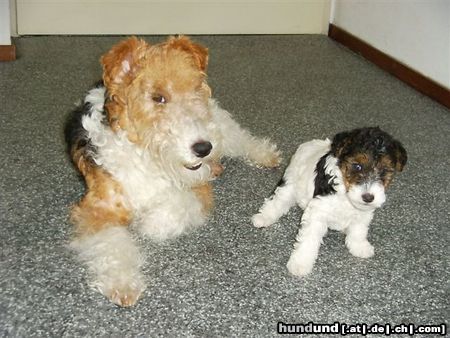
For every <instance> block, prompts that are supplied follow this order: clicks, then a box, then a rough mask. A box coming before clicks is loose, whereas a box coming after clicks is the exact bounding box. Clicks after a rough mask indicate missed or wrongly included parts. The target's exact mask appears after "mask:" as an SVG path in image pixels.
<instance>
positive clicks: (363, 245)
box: [345, 213, 375, 258]
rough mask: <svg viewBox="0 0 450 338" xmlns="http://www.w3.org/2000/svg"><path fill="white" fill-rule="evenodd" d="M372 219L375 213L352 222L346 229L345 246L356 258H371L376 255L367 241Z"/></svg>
mask: <svg viewBox="0 0 450 338" xmlns="http://www.w3.org/2000/svg"><path fill="white" fill-rule="evenodd" d="M372 218H373V213H370V214H368V215H367V216H366V217H363V218H359V219H356V220H354V221H352V223H351V224H350V225H349V226H348V228H347V229H346V234H347V235H346V237H345V244H346V246H347V248H348V250H349V251H350V253H351V254H352V255H353V256H355V257H360V258H369V257H372V256H373V255H374V253H375V250H374V248H373V246H372V244H370V243H369V241H368V240H367V233H368V231H369V224H370V222H371V220H372Z"/></svg>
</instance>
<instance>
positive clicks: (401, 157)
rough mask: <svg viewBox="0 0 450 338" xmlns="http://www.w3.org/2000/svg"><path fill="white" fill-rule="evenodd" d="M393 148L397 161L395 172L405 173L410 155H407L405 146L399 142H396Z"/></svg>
mask: <svg viewBox="0 0 450 338" xmlns="http://www.w3.org/2000/svg"><path fill="white" fill-rule="evenodd" d="M393 147H394V154H395V160H396V162H395V170H397V171H403V168H404V167H405V165H406V162H407V160H408V155H407V153H406V150H405V148H404V147H403V145H402V144H401V143H400V142H399V141H397V140H394V142H393Z"/></svg>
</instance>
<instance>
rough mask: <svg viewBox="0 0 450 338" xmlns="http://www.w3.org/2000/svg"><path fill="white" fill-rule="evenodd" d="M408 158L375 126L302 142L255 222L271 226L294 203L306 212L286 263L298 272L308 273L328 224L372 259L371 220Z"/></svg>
mask: <svg viewBox="0 0 450 338" xmlns="http://www.w3.org/2000/svg"><path fill="white" fill-rule="evenodd" d="M406 161H407V154H406V151H405V149H404V148H403V146H402V144H401V143H400V142H399V141H397V140H395V139H393V138H392V137H391V136H390V135H389V134H387V133H386V132H384V131H382V130H381V129H380V128H378V127H372V128H361V129H355V130H352V131H347V132H342V133H339V134H337V135H336V136H335V137H334V138H333V141H330V140H329V139H326V140H312V141H309V142H306V143H303V144H301V145H300V146H299V148H298V149H297V152H296V153H295V154H294V156H293V157H292V160H291V163H290V164H289V166H288V168H287V169H286V172H285V174H284V177H283V180H282V181H281V183H280V185H279V186H278V187H277V189H276V190H275V193H274V194H273V196H271V197H270V198H269V199H266V201H265V203H264V205H263V206H262V207H261V209H260V210H259V213H258V214H256V215H254V216H253V218H252V221H253V225H254V226H256V227H267V226H269V225H271V224H272V223H274V222H276V221H277V220H278V219H279V218H280V217H281V216H282V215H284V214H285V213H287V212H288V211H289V209H290V208H291V207H292V206H294V205H295V204H296V203H297V204H298V205H299V206H300V207H301V208H302V209H303V210H304V213H303V216H302V220H301V229H300V231H299V233H298V235H297V242H296V244H295V246H294V251H293V252H292V254H291V257H290V259H289V261H288V263H287V268H288V270H289V271H290V272H291V273H292V274H293V275H296V276H304V275H307V274H308V273H310V272H311V270H312V268H313V266H314V263H315V261H316V259H317V255H318V253H319V247H320V244H321V243H322V238H323V236H324V235H325V234H326V232H327V229H328V228H330V229H334V230H340V231H343V232H345V234H346V239H345V244H346V245H347V248H348V249H349V251H350V253H351V254H352V255H354V256H356V257H361V258H368V257H371V256H373V254H374V248H373V246H372V245H371V244H370V243H369V242H368V240H367V232H368V229H369V224H370V222H371V220H372V218H373V214H374V211H375V209H377V208H379V207H381V206H382V204H383V203H384V202H385V200H386V196H385V190H386V188H387V187H388V186H389V184H390V183H391V181H392V178H393V176H394V173H395V172H399V171H402V170H403V167H404V166H405V164H406Z"/></svg>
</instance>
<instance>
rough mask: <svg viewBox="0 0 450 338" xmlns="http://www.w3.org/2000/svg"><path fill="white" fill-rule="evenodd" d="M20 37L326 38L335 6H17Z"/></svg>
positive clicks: (112, 0)
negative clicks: (301, 35)
mask: <svg viewBox="0 0 450 338" xmlns="http://www.w3.org/2000/svg"><path fill="white" fill-rule="evenodd" d="M16 1H17V27H18V33H19V34H178V33H180V34H307V33H326V30H327V28H328V20H329V15H330V0H290V1H289V0H129V1H126V0H16Z"/></svg>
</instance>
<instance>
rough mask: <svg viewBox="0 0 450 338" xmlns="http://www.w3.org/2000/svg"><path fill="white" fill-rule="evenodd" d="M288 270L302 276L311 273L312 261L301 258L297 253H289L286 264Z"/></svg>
mask: <svg viewBox="0 0 450 338" xmlns="http://www.w3.org/2000/svg"><path fill="white" fill-rule="evenodd" d="M286 266H287V269H288V271H289V272H290V273H291V274H292V275H294V276H297V277H304V276H306V275H308V274H310V273H311V271H312V269H313V266H314V263H310V262H307V261H305V260H302V259H301V257H298V256H297V255H294V254H293V255H291V257H290V258H289V261H288V262H287V264H286Z"/></svg>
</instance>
